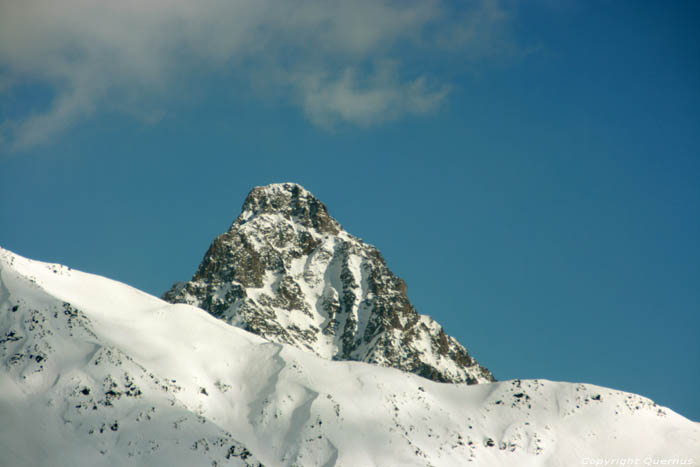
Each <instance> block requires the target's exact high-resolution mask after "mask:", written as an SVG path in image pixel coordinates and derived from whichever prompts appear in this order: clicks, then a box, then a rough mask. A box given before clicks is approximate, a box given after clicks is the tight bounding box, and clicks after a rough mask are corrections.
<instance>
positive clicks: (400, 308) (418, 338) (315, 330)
mask: <svg viewBox="0 0 700 467" xmlns="http://www.w3.org/2000/svg"><path fill="white" fill-rule="evenodd" d="M164 299H165V300H167V301H169V302H172V303H188V304H192V305H195V306H198V307H200V308H203V309H205V310H207V311H209V312H210V313H211V314H212V315H214V316H216V317H218V318H221V319H223V320H225V321H227V322H229V323H230V324H232V325H234V326H238V327H241V328H243V329H245V330H247V331H250V332H253V333H255V334H258V335H260V336H262V337H264V338H266V339H268V340H270V341H273V342H278V343H286V344H291V345H294V346H296V347H298V348H300V349H304V350H308V351H310V352H313V353H315V354H317V355H319V356H321V357H324V358H328V359H333V360H356V361H363V362H369V363H375V364H378V365H382V366H387V367H393V368H398V369H401V370H404V371H408V372H412V373H416V374H418V375H420V376H423V377H425V378H428V379H431V380H434V381H441V382H452V383H469V384H474V383H483V382H490V381H494V378H493V376H492V374H491V373H490V372H489V370H487V369H486V368H484V367H482V366H480V365H479V364H478V363H477V362H476V361H475V360H474V359H473V358H472V357H471V356H470V355H469V353H468V352H467V350H466V349H465V348H464V347H462V346H461V345H460V344H459V343H458V342H457V341H456V340H455V339H454V338H452V337H450V336H448V335H447V334H446V333H445V331H444V330H443V328H442V327H441V326H440V325H439V324H438V323H437V322H435V321H434V320H433V319H431V318H430V317H428V316H425V315H420V314H418V313H417V312H416V310H415V308H414V307H413V305H411V302H410V300H409V299H408V296H407V295H406V283H405V282H404V281H403V280H402V279H401V278H399V277H397V276H396V275H394V274H393V273H392V272H391V271H390V270H389V268H388V267H387V265H386V262H385V260H384V258H383V257H382V255H381V253H380V252H379V251H378V250H377V249H376V248H375V247H373V246H372V245H368V244H366V243H364V242H363V241H362V240H360V239H358V238H356V237H354V236H352V235H350V234H348V233H347V232H346V231H345V230H343V229H342V227H341V226H340V224H339V223H338V222H337V221H336V220H335V219H333V218H332V217H331V216H330V215H329V214H328V209H327V208H326V206H325V205H324V204H323V203H322V202H321V201H319V200H318V199H317V198H316V197H314V196H313V195H312V194H311V193H309V192H308V191H307V190H305V189H304V188H302V187H301V186H299V185H297V184H293V183H284V184H274V185H269V186H265V187H257V188H254V189H253V190H252V191H251V192H250V194H249V195H248V197H247V198H246V200H245V202H244V204H243V210H242V213H241V215H240V216H239V217H238V219H236V221H235V222H234V223H233V225H231V228H230V229H229V230H228V232H225V233H224V234H222V235H220V236H219V237H218V238H216V240H214V242H213V243H212V245H211V246H210V247H209V250H208V251H207V253H206V254H205V256H204V259H203V260H202V263H201V264H200V266H199V269H198V270H197V272H196V273H195V275H194V277H193V278H192V280H190V281H189V282H185V283H179V284H175V285H174V286H173V288H172V289H171V290H169V291H168V292H166V293H165V295H164Z"/></svg>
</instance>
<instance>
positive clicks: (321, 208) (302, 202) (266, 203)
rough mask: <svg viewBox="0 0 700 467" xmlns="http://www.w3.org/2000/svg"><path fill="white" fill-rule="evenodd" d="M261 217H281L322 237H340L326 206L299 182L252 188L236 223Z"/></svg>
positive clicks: (338, 227) (339, 227)
mask: <svg viewBox="0 0 700 467" xmlns="http://www.w3.org/2000/svg"><path fill="white" fill-rule="evenodd" d="M261 214H270V215H275V214H276V215H281V216H283V217H284V218H285V219H287V220H291V221H293V222H294V223H295V224H298V225H302V226H304V227H307V228H310V230H313V231H315V232H317V233H320V234H325V233H328V234H337V233H338V232H339V231H340V230H341V229H342V228H341V226H340V224H339V223H338V222H337V221H336V220H335V219H333V218H332V217H331V216H330V215H329V214H328V208H327V207H326V205H325V204H323V203H322V202H321V201H319V200H318V198H316V197H315V196H314V195H313V194H311V192H310V191H308V190H306V189H305V188H304V187H302V186H301V185H299V184H296V183H273V184H271V185H267V186H258V187H255V188H253V189H252V190H251V191H250V193H248V196H247V197H246V199H245V202H244V203H243V208H242V212H241V214H240V216H239V217H238V219H237V220H236V222H237V223H239V224H243V223H246V222H249V221H250V220H251V219H252V218H253V217H255V216H257V215H261Z"/></svg>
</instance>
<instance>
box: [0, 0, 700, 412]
mask: <svg viewBox="0 0 700 467" xmlns="http://www.w3.org/2000/svg"><path fill="white" fill-rule="evenodd" d="M71 2H72V3H71ZM13 3H14V4H13ZM67 3H68V4H69V5H63V8H61V9H60V10H58V9H57V8H56V6H55V5H56V4H55V2H50V1H48V0H46V1H45V2H43V3H42V2H39V1H38V2H31V3H30V2H5V3H3V4H2V5H0V199H2V201H1V202H0V219H1V220H0V245H2V246H3V247H5V248H9V249H11V250H13V251H15V252H16V253H19V254H21V255H24V256H27V257H30V258H34V259H40V260H44V261H55V262H60V263H64V264H67V265H69V266H71V267H74V268H78V269H82V270H85V271H89V272H93V273H97V274H102V275H105V276H108V277H111V278H114V279H118V280H121V281H124V282H126V283H128V284H131V285H133V286H136V287H138V288H141V289H143V290H146V291H148V292H150V293H153V294H157V295H160V294H161V293H162V292H163V291H165V290H166V289H167V288H169V286H170V285H171V284H172V283H173V282H174V281H177V280H184V279H188V278H189V277H190V276H191V275H192V274H193V272H194V270H195V269H196V266H197V265H198V263H199V261H200V260H201V258H202V256H203V254H204V252H205V251H206V249H207V247H208V245H209V243H210V242H211V240H212V239H213V238H214V237H215V236H216V235H218V234H219V233H221V232H223V231H224V230H226V229H227V228H228V226H229V225H230V223H231V222H232V221H233V220H234V218H235V217H236V216H237V214H238V213H239V210H240V206H241V204H242V202H243V200H244V198H245V196H246V194H247V192H248V191H249V190H250V189H251V188H252V187H253V186H257V185H264V184H268V183H273V182H280V181H294V182H298V183H301V184H302V185H304V186H305V187H306V188H307V189H309V190H311V191H312V192H313V193H314V194H316V195H317V196H318V197H319V198H320V199H321V200H322V201H324V202H325V203H326V204H327V205H328V206H329V209H330V212H331V214H332V215H333V216H334V217H336V218H337V219H338V220H339V221H340V222H341V224H342V225H343V226H344V227H345V228H346V229H347V230H348V231H349V232H351V233H353V234H355V235H357V236H359V237H361V238H363V239H364V240H365V241H367V242H369V243H372V244H374V245H376V246H377V247H378V248H379V249H380V250H381V251H382V252H383V254H384V256H385V257H386V259H387V261H388V264H389V266H390V267H391V269H392V270H393V271H394V272H395V273H396V274H398V275H400V276H401V277H403V278H404V279H405V280H406V282H407V283H408V291H409V296H410V297H411V299H412V300H413V301H414V304H415V305H416V307H417V309H418V310H419V311H420V312H422V313H425V314H429V315H431V316H433V317H434V318H436V319H437V320H438V321H439V322H440V323H442V324H443V325H444V326H445V327H446V329H447V331H448V332H449V333H450V334H452V335H454V336H456V337H457V338H458V339H459V340H460V341H461V342H462V343H463V344H465V346H466V347H467V348H468V349H469V350H470V351H471V353H472V354H473V355H474V356H475V357H476V358H477V359H478V360H479V361H480V362H481V363H483V364H485V365H486V366H488V367H489V368H490V369H491V370H492V371H493V372H494V374H495V375H496V377H497V378H499V379H510V378H548V379H553V380H565V381H583V382H589V383H594V384H599V385H603V386H609V387H613V388H617V389H622V390H626V391H631V392H635V393H639V394H642V395H644V396H647V397H650V398H652V399H654V400H655V401H656V402H658V403H660V404H662V405H666V406H669V407H671V408H672V409H674V410H676V411H677V412H679V413H681V414H683V415H685V416H687V417H690V418H692V419H694V420H700V399H698V397H697V391H698V389H699V388H700V344H698V330H699V329H700V242H699V241H698V239H699V238H700V215H699V214H700V147H699V143H700V110H699V109H700V37H699V36H700V34H699V33H698V31H697V24H698V20H700V11H699V10H700V7H699V6H698V4H697V2H681V1H678V2H602V1H592V2H588V1H587V2H577V1H565V2H550V1H544V0H543V1H535V2H500V3H499V2H496V1H484V2H471V3H461V2H460V3H445V2H440V1H432V2H418V1H416V2H410V1H403V2H389V1H386V2H376V1H357V2H353V3H352V6H348V5H350V4H347V5H345V4H344V3H343V2H339V1H338V2H335V1H329V2H316V1H311V0H304V1H299V2H296V3H292V2H284V3H282V2H273V1H258V2H235V3H233V2H232V3H230V4H227V3H225V2H223V3H222V2H209V1H202V2H198V3H197V4H196V5H199V6H196V5H195V4H190V2H185V1H184V0H183V1H179V0H158V1H155V0H154V1H153V2H149V3H148V6H147V7H145V6H143V5H140V4H139V3H137V2H120V3H119V4H118V5H111V6H108V4H107V3H106V2H105V3H104V4H100V2H95V3H96V5H97V6H95V7H87V6H86V4H85V3H84V2H80V1H78V0H67Z"/></svg>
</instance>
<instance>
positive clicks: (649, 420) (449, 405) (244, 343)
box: [0, 249, 700, 467]
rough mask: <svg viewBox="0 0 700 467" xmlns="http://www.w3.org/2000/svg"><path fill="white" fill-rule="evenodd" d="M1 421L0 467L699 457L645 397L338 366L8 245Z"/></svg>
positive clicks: (2, 255)
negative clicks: (433, 378)
mask: <svg viewBox="0 0 700 467" xmlns="http://www.w3.org/2000/svg"><path fill="white" fill-rule="evenodd" d="M0 420H2V423H0V465H3V466H4V465H13V466H14V465H18V466H20V465H21V466H24V465H32V466H38V467H49V466H51V467H62V466H66V467H68V466H71V467H73V466H78V467H83V466H86V467H87V466H114V465H118V466H128V465H134V466H136V465H149V466H188V467H189V466H195V467H199V466H202V467H204V466H208V467H209V466H224V465H227V466H228V465H232V466H260V465H266V466H282V467H292V466H308V467H321V466H326V467H332V466H367V467H372V466H402V467H403V466H409V467H410V466H416V467H417V466H421V467H427V466H432V467H438V466H457V465H479V466H481V467H496V466H503V465H518V466H543V467H555V466H556V467H559V466H563V465H567V466H568V465H582V464H583V463H589V464H590V463H591V462H590V461H595V460H597V459H608V460H611V459H628V458H634V459H639V463H638V465H644V464H643V462H645V461H646V460H647V459H648V460H649V461H650V462H655V463H654V464H650V465H694V463H697V460H698V459H699V458H700V449H699V448H698V446H700V424H698V423H694V422H691V421H689V420H687V419H685V418H683V417H682V416H680V415H678V414H676V413H674V412H673V411H672V410H669V409H667V408H664V407H659V406H657V405H656V404H654V403H653V402H652V401H650V400H649V399H646V398H644V397H641V396H638V395H634V394H629V393H623V392H620V391H616V390H613V389H608V388H603V387H599V386H593V385H588V384H572V383H558V382H551V381H544V380H522V381H521V380H513V381H504V382H499V383H491V384H478V385H472V386H467V385H456V384H441V383H436V382H432V381H428V380H426V379H424V378H421V377H418V376H416V375H413V374H410V373H406V372H402V371H397V370H395V369H392V368H382V367H379V366H377V365H368V364H364V363H358V362H348V361H330V360H327V359H322V358H319V357H317V356H315V355H313V354H311V353H310V352H308V351H301V350H299V349H296V348H294V347H292V346H289V345H286V344H278V343H272V342H269V341H267V340H265V339H262V338H260V337H259V336H256V335H253V334H250V333H248V332H246V331H244V330H241V329H238V328H236V327H233V326H229V325H228V324H226V323H224V322H222V321H221V320H218V319H216V318H214V317H212V316H211V315H210V314H209V313H206V312H204V311H202V310H200V309H197V308H194V307H191V306H188V305H182V304H177V305H171V304H168V303H166V302H163V301H161V300H159V299H157V298H155V297H152V296H150V295H147V294H145V293H143V292H140V291H138V290H136V289H133V288H131V287H129V286H127V285H125V284H121V283H118V282H115V281H111V280H109V279H105V278H102V277H99V276H94V275H91V274H85V273H82V272H79V271H75V270H71V269H70V268H67V267H65V266H60V265H55V264H47V263H41V262H38V261H30V260H27V259H24V258H22V257H20V256H17V255H15V254H13V253H10V252H8V251H6V250H2V249H0ZM586 459H587V460H588V461H587V462H586V461H584V460H586ZM661 461H664V463H663V464H660V463H661ZM671 461H674V462H671ZM676 461H677V462H676Z"/></svg>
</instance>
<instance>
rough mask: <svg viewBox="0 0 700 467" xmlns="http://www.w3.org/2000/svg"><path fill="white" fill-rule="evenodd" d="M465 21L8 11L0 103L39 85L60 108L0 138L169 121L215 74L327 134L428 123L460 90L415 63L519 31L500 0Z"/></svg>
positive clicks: (442, 10) (208, 7)
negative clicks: (106, 122)
mask: <svg viewBox="0 0 700 467" xmlns="http://www.w3.org/2000/svg"><path fill="white" fill-rule="evenodd" d="M459 10H460V11H456V10H455V9H454V8H452V7H450V6H449V5H448V4H445V3H441V2H440V1H438V0H432V1H431V0H427V1H426V0H401V1H391V0H383V1H382V0H354V1H352V2H347V1H343V0H295V1H281V0H238V1H234V0H198V1H196V2H193V1H191V0H149V1H146V2H144V1H140V0H120V1H119V2H108V1H98V0H63V1H61V2H56V1H54V0H25V1H18V2H2V4H0V93H2V95H4V96H5V97H7V96H10V95H12V93H13V92H14V91H15V90H16V89H17V88H18V87H20V86H21V85H22V83H24V82H27V81H31V82H40V83H42V84H43V85H46V86H49V87H50V88H51V89H52V91H53V92H52V96H53V97H52V100H51V102H50V103H49V104H48V106H46V107H44V108H41V109H40V110H28V111H26V112H24V113H21V114H20V115H14V116H12V117H5V121H4V122H1V124H2V126H1V127H0V128H2V130H3V132H4V137H5V140H6V141H8V142H10V144H12V145H13V146H14V147H15V148H24V147H30V146H33V145H36V144H40V143H43V142H46V141H50V140H51V138H52V137H54V136H55V135H56V134H58V133H60V132H62V131H64V130H65V129H67V128H69V127H70V126H72V125H75V124H76V123H78V122H80V121H81V120H83V119H85V118H88V117H89V116H91V115H92V114H94V113H95V112H99V111H103V110H109V111H115V110H116V111H122V112H127V113H129V114H132V115H135V116H139V118H143V119H144V120H146V121H148V120H157V116H158V115H162V114H163V112H166V111H167V110H168V107H169V106H170V105H172V103H173V102H174V101H177V100H178V99H180V96H182V95H183V94H184V91H186V90H187V87H188V83H191V82H192V80H193V79H197V77H198V76H205V75H207V74H217V73H227V74H232V75H234V76H236V77H237V78H239V79H240V78H243V79H244V80H245V81H248V82H250V83H251V85H252V86H251V88H256V89H257V90H258V91H260V90H263V92H265V89H269V90H270V91H271V92H273V91H274V92H275V93H277V94H278V95H280V96H281V97H282V98H284V99H288V100H290V101H292V102H294V103H296V104H298V105H299V106H300V107H301V109H302V111H303V112H304V114H305V115H307V116H308V118H309V119H310V120H311V121H312V122H313V123H314V124H316V125H318V126H321V127H324V128H332V127H333V126H335V125H336V124H338V123H349V124H354V125H360V126H367V125H373V124H377V123H381V122H385V121H388V120H392V119H397V118H400V117H402V116H404V115H420V114H425V113H429V112H432V111H434V110H435V109H436V108H437V107H438V106H439V105H440V104H441V102H443V101H444V100H445V98H446V96H447V95H448V91H449V89H450V86H451V84H450V83H449V82H446V81H445V80H444V79H442V78H441V77H440V76H435V74H434V73H431V70H429V69H422V68H421V67H416V66H413V67H408V66H407V64H410V63H411V60H412V57H417V56H423V57H425V56H429V55H431V56H432V55H435V56H439V54H448V55H449V54H452V55H451V57H454V56H455V54H457V55H459V54H461V56H463V57H476V56H480V55H485V54H492V53H493V52H494V50H492V49H493V48H494V47H496V48H497V47H499V45H498V41H497V40H496V39H495V38H496V36H498V35H499V31H503V29H504V24H505V23H506V22H507V16H506V15H505V14H504V13H503V11H502V9H501V8H500V7H499V5H498V3H496V2H495V1H494V0H483V1H475V2H473V3H471V4H470V5H469V6H468V7H464V6H461V7H460V9H459ZM407 69H411V70H414V71H413V72H412V73H409V72H408V71H406V70H407ZM416 70H417V71H416ZM261 76H265V77H266V79H264V80H260V82H254V81H256V80H258V79H259V78H260V77H261ZM261 83H264V84H261ZM273 87H274V89H273Z"/></svg>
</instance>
